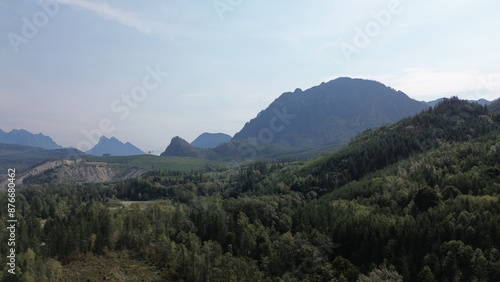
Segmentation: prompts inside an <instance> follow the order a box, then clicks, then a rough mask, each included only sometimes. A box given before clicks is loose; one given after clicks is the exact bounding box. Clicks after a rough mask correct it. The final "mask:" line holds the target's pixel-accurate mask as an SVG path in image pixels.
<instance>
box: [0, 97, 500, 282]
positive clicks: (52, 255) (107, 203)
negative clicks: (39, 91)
mask: <svg viewBox="0 0 500 282" xmlns="http://www.w3.org/2000/svg"><path fill="white" fill-rule="evenodd" d="M498 103H499V102H498V101H497V102H496V103H494V104H492V105H491V106H488V107H485V106H482V105H479V104H476V103H469V102H466V101H462V100H459V99H457V98H451V99H446V100H444V101H441V102H439V103H438V104H437V105H436V106H434V107H432V108H429V109H426V110H424V111H423V112H421V113H418V114H416V115H414V116H410V117H405V118H403V119H401V120H400V121H397V122H395V123H390V124H386V125H383V126H381V127H378V128H375V129H371V130H366V131H364V132H363V133H361V134H359V135H358V136H357V137H355V138H353V139H352V140H351V141H350V142H349V143H348V144H347V145H345V146H343V147H341V148H339V149H337V150H333V151H330V152H328V153H324V154H321V155H319V156H317V157H310V158H303V159H275V160H272V161H267V162H264V161H261V160H255V161H248V160H247V161H245V162H241V163H239V164H237V163H234V162H231V163H228V162H222V161H211V160H208V159H206V158H199V157H198V158H197V157H173V156H151V155H139V156H124V157H119V156H115V157H113V156H107V157H99V156H85V157H84V159H85V161H84V162H82V161H76V160H75V161H74V163H70V162H57V161H55V162H54V161H52V163H49V164H47V165H46V168H49V169H48V170H47V171H50V170H54V171H55V170H57V169H61V172H60V173H62V171H63V170H62V168H65V167H67V168H69V167H72V166H80V165H84V164H85V165H89V166H93V167H94V168H96V167H101V168H104V167H107V168H112V169H114V170H121V169H125V168H126V170H122V174H121V177H120V178H116V179H112V181H111V182H101V183H97V182H94V183H91V182H86V183H83V182H82V183H76V182H57V181H55V180H54V179H51V178H50V177H49V176H50V175H51V174H50V173H49V174H47V171H46V172H45V173H40V174H38V176H40V177H41V176H43V175H45V177H48V178H47V179H49V180H48V182H47V181H45V184H43V183H44V181H43V178H40V179H39V184H29V185H20V187H19V188H18V193H19V194H20V195H22V196H21V197H19V201H20V204H19V207H22V208H20V211H19V215H18V217H19V220H20V226H23V227H22V228H23V229H22V230H20V232H19V235H18V238H17V240H18V242H19V245H20V246H19V250H20V253H19V255H18V261H19V264H18V265H19V269H18V270H19V272H23V273H24V275H32V276H36V277H38V278H40V279H41V278H43V277H45V278H47V279H49V277H67V275H68V273H69V272H71V273H75V274H78V275H80V276H79V277H82V276H85V277H92V279H96V280H99V279H104V278H103V277H107V278H106V279H116V280H119V279H120V278H119V277H123V275H126V274H127V273H130V275H137V273H143V274H145V275H147V276H148V277H155V278H154V279H156V281H162V280H163V281H171V280H175V281H180V280H184V281H213V280H214V281H220V280H222V281H279V280H286V281H288V280H305V281H330V280H333V281H339V280H340V281H384V280H389V279H392V280H393V281H402V280H404V281H436V280H438V281H442V280H445V279H447V280H450V281H451V280H456V281H472V280H479V281H495V280H498V279H499V278H500V264H499V261H500V256H499V255H500V254H499V252H498V250H499V249H500V246H499V245H498V242H500V238H499V235H500V233H499V229H498V226H499V222H500V216H499V214H500V201H499V199H500V198H499V197H500V186H499V183H500V163H499V160H500V155H499V154H500V147H499V144H500V139H499V138H500V114H499V113H498V112H497V110H496V109H497V106H498ZM82 159H83V158H82ZM57 165H59V166H57ZM132 168H135V169H136V172H132V171H131V170H130V169H132ZM127 170H129V171H128V172H127ZM145 170H147V172H146V171H145ZM139 172H140V176H138V177H136V176H137V175H136V173H137V174H139ZM143 172H144V173H143ZM127 175H128V176H129V177H125V176H127ZM32 177H37V176H32ZM26 179H29V177H28V178H26ZM32 179H33V178H32ZM47 184H49V185H47ZM0 201H5V198H1V199H0ZM3 204H5V203H3ZM0 215H2V221H1V222H5V220H4V219H5V216H6V215H5V213H3V211H2V212H1V213H0ZM40 221H43V222H44V225H43V227H42V226H41V225H40V224H39V222H40ZM1 224H4V223H0V225H1ZM28 234H29V235H28ZM0 236H5V235H3V233H2V234H0ZM42 242H43V244H41V243H42ZM2 248H4V246H0V250H1V251H2V252H3V249H2ZM133 260H138V261H137V262H134V261H133ZM93 261H95V262H93ZM105 261H109V265H108V266H106V263H105ZM132 265H137V266H132ZM90 269H96V271H95V272H94V273H92V271H91V270H90ZM96 273H97V275H99V276H94V274H96ZM50 279H52V278H50ZM122 279H123V278H122ZM152 281H154V280H152Z"/></svg>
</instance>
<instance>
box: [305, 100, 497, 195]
mask: <svg viewBox="0 0 500 282" xmlns="http://www.w3.org/2000/svg"><path fill="white" fill-rule="evenodd" d="M499 128H500V120H498V115H496V114H488V111H487V108H486V107H485V106H481V105H479V104H477V103H468V102H467V101H463V100H459V99H458V98H451V99H445V100H443V101H442V102H440V103H439V104H438V105H437V106H435V107H434V108H430V109H428V110H426V111H424V112H422V113H420V114H418V115H416V116H414V117H411V118H406V119H403V120H401V121H399V122H397V123H394V124H389V125H386V126H383V127H380V128H377V129H375V130H369V131H367V132H365V133H363V134H362V135H360V136H359V137H358V138H356V139H355V140H353V141H352V142H351V143H350V144H349V145H348V146H346V147H344V148H342V149H340V150H338V151H336V152H333V153H330V154H328V155H325V156H323V157H320V158H317V159H315V160H314V161H311V163H310V164H309V165H308V166H306V167H304V168H303V169H302V174H311V175H314V176H315V177H317V178H318V187H323V188H325V189H326V190H332V189H334V188H336V187H339V186H342V185H343V184H345V183H348V182H350V181H353V180H358V179H360V178H361V177H363V176H364V175H366V174H368V173H370V172H373V171H376V170H377V169H381V168H383V167H386V166H388V165H391V164H393V163H395V162H397V161H399V160H401V159H405V158H408V157H410V156H412V155H415V154H419V153H422V152H426V151H429V150H431V149H436V148H439V147H440V146H441V144H443V143H451V142H462V141H467V140H470V139H472V138H477V137H480V136H483V135H486V134H488V133H490V132H492V131H495V130H498V129H499ZM296 188H297V189H299V190H300V189H301V188H300V185H299V184H297V186H296Z"/></svg>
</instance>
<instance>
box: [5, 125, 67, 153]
mask: <svg viewBox="0 0 500 282" xmlns="http://www.w3.org/2000/svg"><path fill="white" fill-rule="evenodd" d="M0 143H5V144H17V145H23V146H30V147H38V148H43V149H48V150H52V149H60V148H62V147H61V146H59V145H58V144H57V143H56V142H54V140H52V138H50V137H49V136H46V135H43V134H42V133H38V134H33V133H31V132H28V131H26V130H24V129H13V130H12V131H10V132H8V133H7V132H5V131H3V130H1V129H0Z"/></svg>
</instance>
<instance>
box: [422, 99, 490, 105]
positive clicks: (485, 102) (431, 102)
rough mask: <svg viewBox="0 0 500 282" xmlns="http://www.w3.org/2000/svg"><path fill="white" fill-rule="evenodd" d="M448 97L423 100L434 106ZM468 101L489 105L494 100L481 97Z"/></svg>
mask: <svg viewBox="0 0 500 282" xmlns="http://www.w3.org/2000/svg"><path fill="white" fill-rule="evenodd" d="M446 99H447V98H439V99H436V100H433V101H428V102H423V103H426V104H427V105H429V106H431V107H434V106H435V105H437V104H438V103H439V102H441V101H443V100H446ZM467 102H470V103H478V104H479V105H482V106H487V105H489V104H491V103H492V102H491V101H488V100H486V99H479V100H467Z"/></svg>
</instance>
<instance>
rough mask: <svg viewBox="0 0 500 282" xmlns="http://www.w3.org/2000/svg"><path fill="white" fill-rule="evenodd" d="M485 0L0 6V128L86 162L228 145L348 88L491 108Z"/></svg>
mask: <svg viewBox="0 0 500 282" xmlns="http://www.w3.org/2000/svg"><path fill="white" fill-rule="evenodd" d="M499 11H500V1H497V0H474V1H473V0H467V1H463V0H453V1H452V0H439V1H436V0H413V1H412V0H383V1H378V0H377V1H374V0H340V1H338V0H329V1H326V0H317V1H298V0H293V1H292V0H290V1H283V0H282V1H263V0H251V1H250V0H148V1H136V0H114V1H92V0H64V1H63V0H60V1H57V2H55V1H54V0H52V1H47V0H43V1H42V0H40V1H39V0H0V35H1V36H2V37H1V40H0V98H1V101H0V117H1V119H0V129H3V130H4V131H10V130H11V129H13V128H17V129H20V128H23V129H26V130H28V131H31V132H33V133H38V132H42V133H44V134H46V135H49V136H51V137H52V138H53V139H54V140H55V141H56V142H57V143H59V144H60V145H63V146H73V147H79V148H81V149H88V148H87V147H86V146H88V145H89V144H91V143H92V142H94V139H97V136H98V135H99V134H101V133H104V134H105V135H106V136H108V137H111V136H115V137H117V138H118V139H120V140H121V141H123V142H126V141H130V142H132V143H133V144H135V145H136V146H138V147H139V148H141V149H142V150H144V151H147V150H155V152H156V153H160V152H161V151H163V150H164V149H165V147H166V146H167V145H168V144H169V142H170V139H171V138H172V137H174V136H177V135H178V136H181V137H183V138H184V139H186V140H188V141H189V142H191V141H192V140H193V139H194V138H196V137H197V136H198V135H199V134H201V133H203V132H224V133H227V134H230V135H234V134H235V133H236V132H238V131H239V130H240V129H241V128H242V127H243V125H244V124H245V122H246V121H248V120H250V119H251V118H253V117H255V116H256V114H257V113H258V112H259V111H260V110H262V109H264V108H266V107H267V106H268V105H269V104H270V103H271V102H272V101H273V100H274V99H276V98H277V97H278V96H279V95H280V94H282V93H283V92H287V91H293V90H294V89H295V88H302V89H303V90H305V89H307V88H310V87H312V86H315V85H318V84H320V83H321V82H323V81H329V80H331V79H334V78H337V77H341V76H350V77H361V78H369V79H374V80H378V81H380V82H382V83H384V84H386V85H388V86H391V87H393V88H396V89H398V90H401V91H403V92H405V93H406V94H408V95H409V96H410V97H412V98H414V99H417V100H434V99H436V98H439V97H449V96H452V95H457V96H459V97H461V98H467V99H479V98H486V99H489V100H493V99H495V98H498V97H499V96H500V69H499V68H500V67H499V66H500V36H499V30H500V17H499V16H498V12H499Z"/></svg>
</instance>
